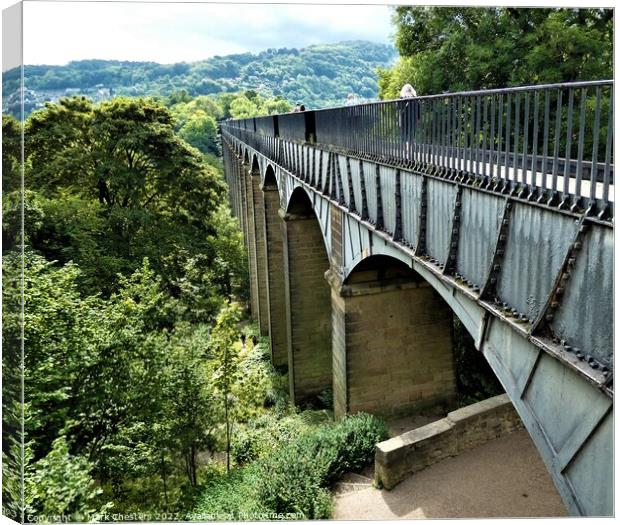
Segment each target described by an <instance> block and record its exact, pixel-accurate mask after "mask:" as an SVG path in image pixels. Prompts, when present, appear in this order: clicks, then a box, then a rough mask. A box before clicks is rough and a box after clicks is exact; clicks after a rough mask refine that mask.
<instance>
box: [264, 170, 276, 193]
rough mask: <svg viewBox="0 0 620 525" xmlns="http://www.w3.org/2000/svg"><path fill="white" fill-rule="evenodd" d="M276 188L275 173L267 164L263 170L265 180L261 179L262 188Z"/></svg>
mask: <svg viewBox="0 0 620 525" xmlns="http://www.w3.org/2000/svg"><path fill="white" fill-rule="evenodd" d="M267 187H269V188H276V189H277V188H278V180H277V179H276V172H275V170H274V168H273V166H272V165H271V164H267V167H266V168H265V178H264V179H263V188H267Z"/></svg>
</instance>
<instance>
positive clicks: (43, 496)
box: [25, 436, 108, 521]
mask: <svg viewBox="0 0 620 525" xmlns="http://www.w3.org/2000/svg"><path fill="white" fill-rule="evenodd" d="M26 453H28V452H26ZM90 468H91V465H90V463H89V462H88V459H87V458H86V457H83V456H73V455H72V454H71V453H70V452H69V446H68V444H67V440H66V439H65V437H64V436H61V437H59V438H57V439H55V440H54V442H53V443H52V448H51V450H50V452H49V453H48V454H47V455H46V456H45V457H44V458H42V459H40V460H38V461H36V462H35V463H31V464H29V467H28V469H27V470H26V472H25V504H26V516H32V515H40V514H43V515H45V516H46V517H47V520H48V521H61V520H63V521H64V520H67V519H68V520H70V521H85V520H90V519H91V517H92V516H93V515H95V514H96V513H99V512H104V511H105V510H106V509H107V508H108V506H104V507H99V505H98V503H97V497H98V496H99V495H100V494H101V493H102V490H101V488H98V487H97V486H96V483H95V480H94V479H93V478H92V477H91V475H90Z"/></svg>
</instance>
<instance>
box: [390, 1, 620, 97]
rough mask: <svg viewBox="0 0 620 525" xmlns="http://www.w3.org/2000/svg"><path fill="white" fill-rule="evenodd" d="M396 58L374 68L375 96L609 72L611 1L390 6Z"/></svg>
mask: <svg viewBox="0 0 620 525" xmlns="http://www.w3.org/2000/svg"><path fill="white" fill-rule="evenodd" d="M394 23H395V25H396V35H395V40H396V47H397V49H398V51H399V52H400V55H401V58H400V60H399V61H398V63H397V64H396V65H395V66H394V67H393V68H391V69H380V70H379V88H380V96H381V97H382V98H384V99H389V98H398V94H399V91H400V88H401V87H402V86H403V85H404V84H405V83H407V82H408V83H411V84H412V85H413V86H414V87H415V88H416V90H417V92H418V94H419V95H427V94H433V93H441V92H446V91H460V90H469V89H485V88H498V87H507V86H516V85H525V84H541V83H550V82H568V81H576V80H598V79H603V78H612V76H613V73H612V61H613V44H612V42H613V12H612V10H611V9H526V8H504V7H498V8H486V7H484V8H476V7H412V6H400V7H397V8H396V9H395V12H394Z"/></svg>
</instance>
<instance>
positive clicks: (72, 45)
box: [24, 1, 392, 64]
mask: <svg viewBox="0 0 620 525" xmlns="http://www.w3.org/2000/svg"><path fill="white" fill-rule="evenodd" d="M390 14H391V12H390V9H389V8H388V7H387V6H385V5H329V4H325V5H321V4H311V5H301V4H299V5H291V4H230V3H226V4H216V3H150V2H149V3H120V2H101V3H97V2H40V1H27V2H25V4H24V61H25V63H27V64H64V63H66V62H68V61H70V60H80V59H88V58H102V59H117V60H148V61H155V62H161V63H171V62H181V61H186V62H191V61H195V60H201V59H204V58H208V57H210V56H213V55H226V54H231V53H242V52H247V51H252V52H255V51H261V50H263V49H267V48H279V47H305V46H308V45H311V44H318V43H329V42H337V41H343V40H356V39H364V40H372V41H375V42H382V43H388V42H389V35H390V33H391V32H392V28H391V25H390Z"/></svg>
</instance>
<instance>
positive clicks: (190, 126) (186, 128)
mask: <svg viewBox="0 0 620 525" xmlns="http://www.w3.org/2000/svg"><path fill="white" fill-rule="evenodd" d="M179 136H180V137H181V138H182V139H183V140H185V141H186V142H188V143H189V144H191V145H192V146H194V147H195V148H197V149H199V150H200V151H201V152H203V153H212V154H214V155H217V154H219V146H218V136H217V125H216V124H215V119H214V118H213V117H211V116H210V115H207V114H205V113H204V112H202V111H200V112H198V113H197V114H195V115H194V116H193V117H192V118H191V119H189V120H188V121H187V122H186V123H185V124H184V125H183V127H182V128H181V129H180V130H179Z"/></svg>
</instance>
